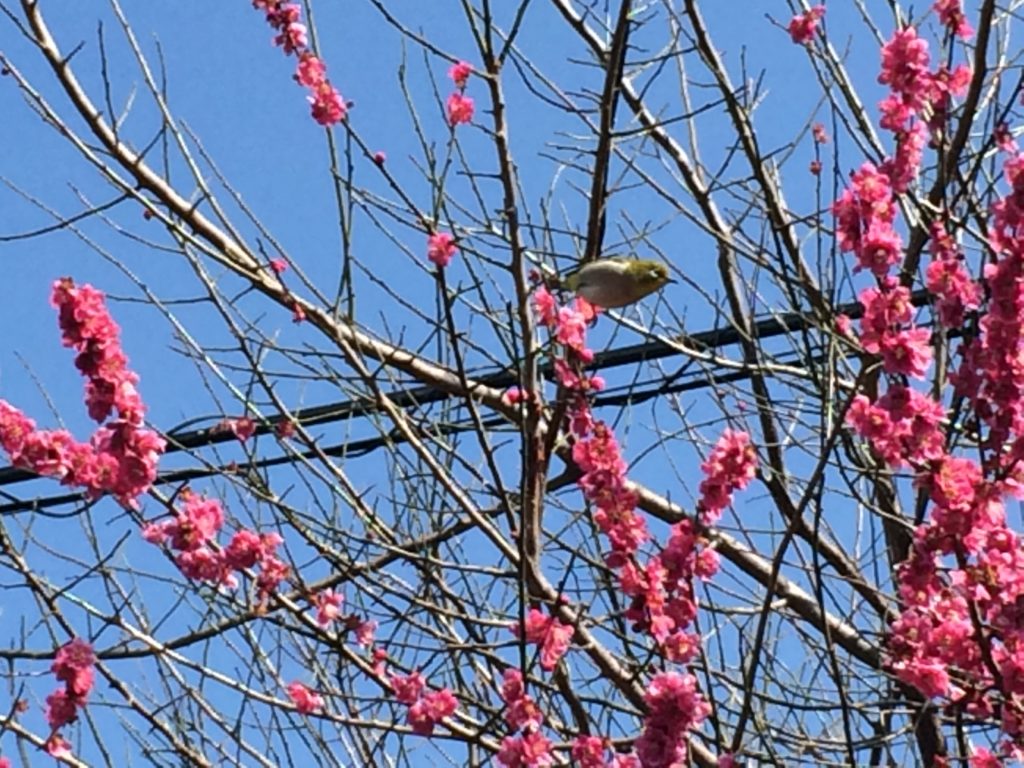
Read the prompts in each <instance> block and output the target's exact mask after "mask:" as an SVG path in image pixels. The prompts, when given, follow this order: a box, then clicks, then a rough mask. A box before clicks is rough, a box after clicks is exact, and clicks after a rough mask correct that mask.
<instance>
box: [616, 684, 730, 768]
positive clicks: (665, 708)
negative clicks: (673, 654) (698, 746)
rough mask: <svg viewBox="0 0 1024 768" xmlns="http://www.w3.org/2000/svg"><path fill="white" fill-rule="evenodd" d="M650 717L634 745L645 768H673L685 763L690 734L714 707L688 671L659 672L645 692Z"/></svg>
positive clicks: (648, 716) (645, 721)
mask: <svg viewBox="0 0 1024 768" xmlns="http://www.w3.org/2000/svg"><path fill="white" fill-rule="evenodd" d="M644 700H645V701H646V702H647V708H648V713H647V718H646V719H645V720H644V730H643V733H642V734H641V735H640V738H639V739H637V740H636V743H635V744H634V747H635V749H636V753H637V756H638V757H639V758H640V764H641V765H642V766H644V768H669V767H670V766H672V765H674V764H675V763H677V762H685V760H686V755H687V748H686V738H687V737H686V734H687V732H688V731H690V730H691V729H693V728H695V727H696V726H698V725H700V724H701V722H702V721H703V720H704V718H705V717H707V715H708V713H709V712H710V709H711V708H710V707H709V706H708V704H707V702H706V701H704V698H703V697H702V696H701V695H700V692H699V691H698V690H697V679H696V678H695V677H694V676H693V675H691V674H688V673H681V672H662V673H659V674H657V675H655V676H654V677H653V678H652V679H651V682H650V683H649V684H648V686H647V691H646V693H645V694H644Z"/></svg>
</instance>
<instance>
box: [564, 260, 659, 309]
mask: <svg viewBox="0 0 1024 768" xmlns="http://www.w3.org/2000/svg"><path fill="white" fill-rule="evenodd" d="M671 282H672V279H671V278H670V277H669V276H668V268H667V267H666V266H665V265H664V264H662V263H661V262H660V261H652V260H651V259H627V258H622V257H615V256H613V257H611V258H607V259H598V260H597V261H591V262H589V263H588V264H584V265H583V266H582V267H580V268H579V269H577V270H575V271H574V272H571V273H570V274H569V275H567V276H566V278H565V280H564V281H563V284H564V285H565V287H566V288H568V289H569V290H570V291H573V292H574V293H575V294H576V295H577V296H582V297H583V298H584V299H586V300H587V301H589V302H590V303H591V304H596V305H598V306H600V307H605V308H606V309H615V308H617V307H625V306H627V305H629V304H632V303H633V302H636V301H640V299H642V298H643V297H644V296H649V295H650V294H652V293H654V292H655V291H657V290H659V289H661V288H663V287H664V286H665V285H666V283H671Z"/></svg>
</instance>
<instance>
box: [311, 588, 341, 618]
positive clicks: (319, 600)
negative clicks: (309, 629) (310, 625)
mask: <svg viewBox="0 0 1024 768" xmlns="http://www.w3.org/2000/svg"><path fill="white" fill-rule="evenodd" d="M344 600H345V598H344V596H343V595H342V594H341V593H340V592H335V591H334V590H333V589H324V590H321V591H320V592H317V594H316V623H317V624H319V625H320V626H321V627H326V626H328V625H329V624H330V623H331V622H332V621H337V619H338V617H339V616H340V615H341V606H342V604H343V603H344Z"/></svg>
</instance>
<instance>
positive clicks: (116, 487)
mask: <svg viewBox="0 0 1024 768" xmlns="http://www.w3.org/2000/svg"><path fill="white" fill-rule="evenodd" d="M51 303H52V304H53V305H54V306H55V307H56V308H57V310H58V320H59V325H60V329H61V337H62V341H63V343H64V345H65V346H67V347H71V348H73V349H74V350H75V351H76V352H77V353H78V354H77V355H76V357H75V365H76V367H77V368H78V370H79V371H81V373H82V375H83V376H84V377H85V378H86V386H85V402H86V406H87V408H88V410H89V415H90V416H91V417H92V418H94V419H96V420H97V421H99V422H101V426H100V427H99V428H97V430H96V431H95V432H94V433H93V435H92V438H91V439H90V441H89V442H88V443H80V442H77V441H76V440H75V439H74V438H73V437H72V436H71V434H70V433H69V432H67V431H65V430H37V429H36V428H35V422H34V421H32V419H30V418H28V417H27V416H25V415H24V414H23V413H22V412H21V411H19V410H18V409H17V408H15V407H13V406H12V405H10V404H9V403H7V402H6V401H3V400H0V446H3V448H4V450H5V451H6V452H7V453H8V455H10V457H11V462H12V463H13V464H14V465H15V466H18V467H22V468H23V469H27V470H30V471H32V472H35V473H36V474H39V475H43V476H46V477H53V478H57V479H59V480H60V481H61V482H62V483H63V484H64V485H72V486H78V487H81V488H84V489H85V491H86V494H87V495H88V496H89V497H90V498H99V497H100V496H102V495H103V494H105V493H109V494H111V495H113V496H114V497H115V498H116V499H117V500H118V501H119V502H120V503H121V504H123V505H125V506H131V507H137V506H138V503H137V501H136V499H137V498H138V497H139V496H141V495H142V494H143V493H145V492H146V491H147V490H149V488H150V486H151V485H152V484H153V481H154V480H155V479H156V470H157V462H158V461H159V458H160V455H161V454H162V453H163V450H164V441H163V440H162V439H161V438H160V437H159V436H158V435H157V434H156V433H155V432H153V431H151V430H148V429H145V428H144V427H143V426H142V418H143V415H144V413H145V407H144V406H143V404H142V400H141V398H140V397H139V394H138V390H137V389H136V388H135V385H136V384H137V383H138V376H137V375H136V374H135V373H133V372H132V371H131V370H129V369H128V362H127V357H126V356H125V354H124V351H123V350H122V348H121V341H120V329H119V328H118V326H117V324H116V323H115V322H114V320H113V319H112V318H111V316H110V313H109V312H108V311H107V308H106V306H105V304H104V299H103V294H102V293H101V292H100V291H98V290H96V289H95V288H93V287H91V286H89V285H84V286H81V287H76V286H75V284H74V283H73V282H72V281H71V279H70V278H64V279H61V280H58V281H56V282H55V283H54V285H53V293H52V295H51ZM107 419H110V420H109V421H106V420H107ZM104 421H106V423H105V424H102V422H104Z"/></svg>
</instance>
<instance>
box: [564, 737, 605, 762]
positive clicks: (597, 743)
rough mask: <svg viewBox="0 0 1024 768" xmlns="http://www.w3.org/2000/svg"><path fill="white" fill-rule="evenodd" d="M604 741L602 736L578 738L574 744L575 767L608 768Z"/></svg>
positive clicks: (573, 757)
mask: <svg viewBox="0 0 1024 768" xmlns="http://www.w3.org/2000/svg"><path fill="white" fill-rule="evenodd" d="M604 751H605V746H604V739H602V738H601V737H600V736H577V737H576V739H575V740H574V741H573V743H572V752H571V754H572V761H573V765H577V766H579V768H606V766H607V765H608V763H607V762H606V761H605V759H604Z"/></svg>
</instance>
